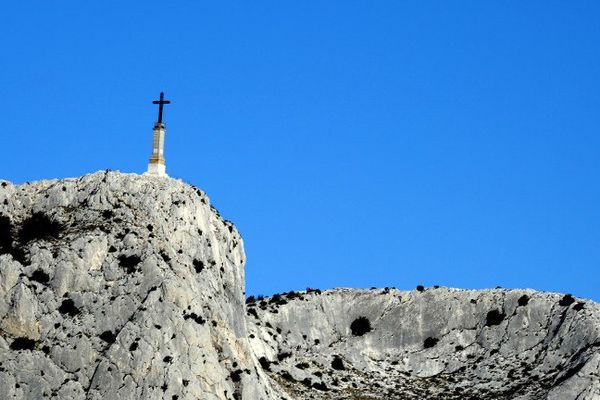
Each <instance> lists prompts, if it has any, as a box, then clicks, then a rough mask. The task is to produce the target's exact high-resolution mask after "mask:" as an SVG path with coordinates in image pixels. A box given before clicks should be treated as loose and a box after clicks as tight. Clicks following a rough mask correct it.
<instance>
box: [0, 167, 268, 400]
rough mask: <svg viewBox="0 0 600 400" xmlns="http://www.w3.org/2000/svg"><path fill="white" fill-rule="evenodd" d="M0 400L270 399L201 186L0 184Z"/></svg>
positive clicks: (227, 243) (226, 243) (233, 252)
mask: <svg viewBox="0 0 600 400" xmlns="http://www.w3.org/2000/svg"><path fill="white" fill-rule="evenodd" d="M0 254H1V255H0V398H2V399H43V398H58V399H84V398H86V399H105V400H108V399H136V400H137V399H173V400H175V399H242V398H244V399H260V398H265V399H266V398H279V397H278V395H277V392H276V391H275V390H273V389H272V388H271V385H270V384H269V379H268V378H267V377H266V376H265V375H264V374H263V371H262V368H260V365H259V364H258V363H257V362H256V360H255V358H254V357H253V355H252V354H251V352H250V351H249V346H248V342H247V339H246V336H247V334H246V327H245V322H244V295H243V291H244V268H243V267H244V257H245V256H244V251H243V243H242V239H241V238H240V236H239V234H238V232H237V231H236V229H235V228H234V227H233V225H232V224H231V223H229V222H227V221H225V220H223V219H222V218H221V217H220V216H219V215H218V213H217V212H216V210H214V209H213V208H212V207H211V206H210V204H209V200H208V198H207V197H206V196H205V194H204V193H203V192H201V191H200V190H198V189H195V188H193V187H192V186H189V185H187V184H184V183H182V182H179V181H176V180H174V179H170V178H156V177H148V176H138V175H134V174H120V173H116V172H99V173H95V174H91V175H87V176H84V177H82V178H78V179H66V180H60V181H40V182H35V183H32V184H24V185H20V186H13V185H11V184H10V183H8V182H0Z"/></svg>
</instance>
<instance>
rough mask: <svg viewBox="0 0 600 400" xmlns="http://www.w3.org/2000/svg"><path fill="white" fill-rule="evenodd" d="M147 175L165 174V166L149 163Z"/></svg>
mask: <svg viewBox="0 0 600 400" xmlns="http://www.w3.org/2000/svg"><path fill="white" fill-rule="evenodd" d="M146 173H147V174H149V175H158V176H167V167H166V166H165V165H164V164H156V163H150V164H148V171H147V172H146Z"/></svg>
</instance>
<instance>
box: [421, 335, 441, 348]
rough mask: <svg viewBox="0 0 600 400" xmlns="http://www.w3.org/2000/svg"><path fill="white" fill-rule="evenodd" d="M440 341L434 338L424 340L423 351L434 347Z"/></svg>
mask: <svg viewBox="0 0 600 400" xmlns="http://www.w3.org/2000/svg"><path fill="white" fill-rule="evenodd" d="M439 341H440V339H438V338H434V337H428V338H427V339H425V341H424V342H423V348H424V349H429V348H432V347H434V346H435V345H436V344H438V342H439Z"/></svg>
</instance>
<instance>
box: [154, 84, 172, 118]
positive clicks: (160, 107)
mask: <svg viewBox="0 0 600 400" xmlns="http://www.w3.org/2000/svg"><path fill="white" fill-rule="evenodd" d="M152 104H158V123H159V124H162V114H163V106H164V105H165V104H171V101H170V100H165V94H164V92H160V100H154V101H153V102H152Z"/></svg>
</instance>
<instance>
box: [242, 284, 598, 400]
mask: <svg viewBox="0 0 600 400" xmlns="http://www.w3.org/2000/svg"><path fill="white" fill-rule="evenodd" d="M248 322H249V326H250V328H249V335H250V338H251V343H252V347H253V349H254V352H255V354H256V355H257V357H259V360H260V361H261V362H262V364H263V367H265V368H266V369H267V370H268V371H269V374H270V375H271V376H272V377H273V379H275V380H276V381H277V382H279V383H280V384H281V385H282V386H284V387H286V388H287V390H288V391H289V392H290V393H293V396H292V397H293V398H295V399H311V398H319V399H371V400H375V399H381V400H384V399H532V400H533V399H555V400H566V399H599V398H600V307H599V306H598V305H597V304H595V303H591V302H584V301H581V300H576V299H574V298H572V297H571V296H568V295H567V296H564V295H558V294H551V293H540V292H533V291H530V290H510V291H509V290H502V289H497V290H485V291H474V290H455V289H446V288H437V289H436V288H430V289H423V291H417V290H415V291H409V292H406V291H397V290H394V289H387V290H386V289H379V290H354V289H338V290H331V291H324V292H323V293H321V292H319V291H313V292H310V293H304V292H302V293H293V292H292V293H288V294H284V295H277V296H274V297H271V298H267V299H262V300H256V301H251V303H250V304H249V305H248Z"/></svg>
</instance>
